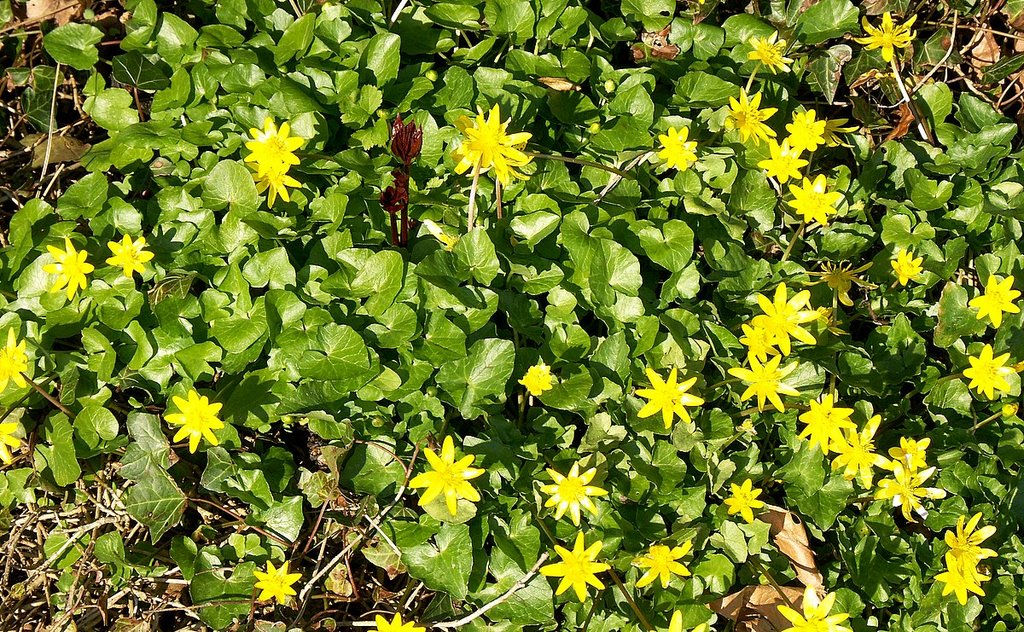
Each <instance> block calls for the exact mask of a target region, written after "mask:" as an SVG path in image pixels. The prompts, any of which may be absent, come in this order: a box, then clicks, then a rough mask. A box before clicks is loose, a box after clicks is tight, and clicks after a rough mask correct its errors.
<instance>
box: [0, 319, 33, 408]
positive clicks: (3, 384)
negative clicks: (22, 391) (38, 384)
mask: <svg viewBox="0 0 1024 632" xmlns="http://www.w3.org/2000/svg"><path fill="white" fill-rule="evenodd" d="M26 371H28V355H27V354H26V353H25V341H24V340H22V341H21V342H18V339H17V337H16V336H15V335H14V329H8V330H7V345H6V346H4V348H3V349H0V393H3V392H4V391H5V390H6V389H7V382H9V381H10V382H14V383H15V384H16V385H17V386H18V388H25V387H26V386H28V382H26V381H25V378H24V376H22V373H25V372H26Z"/></svg>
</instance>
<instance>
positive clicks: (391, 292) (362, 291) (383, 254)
mask: <svg viewBox="0 0 1024 632" xmlns="http://www.w3.org/2000/svg"><path fill="white" fill-rule="evenodd" d="M404 281H405V260H404V259H403V258H402V255H400V254H399V253H397V252H395V251H394V250H382V251H380V252H375V253H373V255H371V256H370V258H369V259H367V260H366V262H365V263H363V265H362V267H361V268H360V269H359V273H358V274H356V276H355V278H354V279H352V282H351V283H350V284H349V289H350V291H351V295H352V296H354V297H356V298H366V299H367V300H366V303H365V304H364V307H365V308H366V312H367V313H368V314H370V315H371V316H380V315H382V314H383V313H384V312H385V310H387V308H388V307H390V306H391V304H392V303H393V302H394V300H395V297H396V296H398V293H399V292H400V291H401V290H402V283H403V282H404Z"/></svg>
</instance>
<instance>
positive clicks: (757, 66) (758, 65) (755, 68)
mask: <svg viewBox="0 0 1024 632" xmlns="http://www.w3.org/2000/svg"><path fill="white" fill-rule="evenodd" d="M760 69H761V62H758V63H757V65H756V66H754V71H753V72H751V73H750V77H748V78H747V87H746V88H744V89H743V91H744V92H746V93H747V94H750V88H751V87H752V86H753V85H754V77H756V76H757V71H758V70H760Z"/></svg>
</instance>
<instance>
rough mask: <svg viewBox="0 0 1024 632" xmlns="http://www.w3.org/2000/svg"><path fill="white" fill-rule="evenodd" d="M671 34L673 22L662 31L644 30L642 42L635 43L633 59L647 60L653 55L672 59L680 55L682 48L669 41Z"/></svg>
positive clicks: (641, 35)
mask: <svg viewBox="0 0 1024 632" xmlns="http://www.w3.org/2000/svg"><path fill="white" fill-rule="evenodd" d="M671 34H672V24H671V23H669V24H668V25H667V26H666V27H665V28H663V29H661V30H660V31H644V32H643V33H641V34H640V43H639V44H633V61H636V62H641V61H647V60H648V59H650V58H652V57H654V58H657V59H668V60H671V59H675V58H676V57H678V56H679V52H680V48H679V47H678V46H676V45H675V44H672V43H670V42H669V41H668V38H669V35H671Z"/></svg>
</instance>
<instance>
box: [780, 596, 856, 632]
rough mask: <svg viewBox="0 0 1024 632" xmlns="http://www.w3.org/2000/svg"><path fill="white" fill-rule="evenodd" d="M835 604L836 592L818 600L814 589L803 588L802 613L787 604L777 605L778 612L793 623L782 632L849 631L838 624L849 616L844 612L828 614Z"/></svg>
mask: <svg viewBox="0 0 1024 632" xmlns="http://www.w3.org/2000/svg"><path fill="white" fill-rule="evenodd" d="M835 605H836V594H835V593H828V594H827V595H825V597H824V598H822V600H821V601H820V602H819V601H818V595H817V593H815V592H814V589H813V588H811V587H810V586H808V587H807V588H805V589H804V598H803V611H804V612H803V614H800V613H799V612H797V611H796V610H793V609H792V608H790V607H789V606H778V608H779V614H781V615H782V616H784V617H786V619H788V620H789V622H790V623H792V624H793V625H792V626H791V627H788V628H786V629H785V630H783V631H782V632H851V631H850V628H848V627H846V626H844V625H840V624H841V623H842V622H843V621H846V620H847V619H849V618H850V615H849V614H847V613H845V612H840V613H838V614H833V615H829V612H831V611H832V608H833V607H834V606H835Z"/></svg>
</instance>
